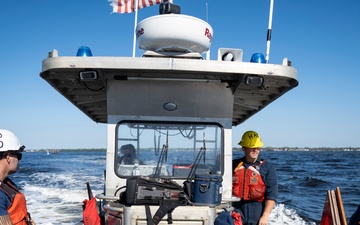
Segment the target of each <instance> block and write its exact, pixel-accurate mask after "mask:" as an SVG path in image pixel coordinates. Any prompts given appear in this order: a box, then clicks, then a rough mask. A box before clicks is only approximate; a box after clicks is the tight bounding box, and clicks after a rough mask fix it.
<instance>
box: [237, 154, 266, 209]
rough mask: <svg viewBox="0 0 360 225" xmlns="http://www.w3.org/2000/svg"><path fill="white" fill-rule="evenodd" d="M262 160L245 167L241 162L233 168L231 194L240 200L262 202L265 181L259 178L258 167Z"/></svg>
mask: <svg viewBox="0 0 360 225" xmlns="http://www.w3.org/2000/svg"><path fill="white" fill-rule="evenodd" d="M263 162H264V160H262V161H260V163H257V164H256V165H255V166H250V167H248V168H245V166H244V165H243V164H244V163H243V162H240V163H239V165H238V166H237V167H236V168H235V170H234V174H233V182H232V192H233V195H235V196H237V197H239V198H241V199H242V200H253V201H257V202H263V201H264V200H265V189H266V186H265V183H264V181H263V179H262V178H261V175H260V172H259V169H257V168H256V167H260V166H261V164H262V163H263Z"/></svg>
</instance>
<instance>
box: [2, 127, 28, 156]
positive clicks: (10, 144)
mask: <svg viewBox="0 0 360 225" xmlns="http://www.w3.org/2000/svg"><path fill="white" fill-rule="evenodd" d="M24 148H25V147H24V146H21V145H20V141H19V139H18V138H17V137H16V136H15V134H14V133H12V132H11V131H8V130H4V129H0V152H6V151H22V150H24Z"/></svg>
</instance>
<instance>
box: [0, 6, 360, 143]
mask: <svg viewBox="0 0 360 225" xmlns="http://www.w3.org/2000/svg"><path fill="white" fill-rule="evenodd" d="M206 2H208V9H209V11H208V12H209V20H208V22H209V24H210V25H211V26H212V27H213V30H214V36H213V43H212V46H211V59H216V57H217V49H218V48H220V47H224V48H240V49H242V50H243V51H244V61H248V60H249V59H250V57H251V55H252V53H255V52H262V53H265V51H266V30H267V26H268V17H269V5H270V0H224V1H213V0H207V1H206V0H192V1H190V0H174V3H176V4H178V5H180V6H181V12H182V14H187V15H191V16H196V17H199V18H201V19H204V20H205V19H206V13H205V3H206ZM224 3H225V4H224ZM111 12H112V9H111V7H110V5H109V3H108V2H107V0H96V1H89V0H76V1H74V0H61V1H55V0H36V1H25V0H20V1H10V0H2V1H0V21H1V22H0V28H1V29H0V32H1V39H0V40H1V41H0V65H1V71H0V76H1V80H0V94H1V100H0V101H1V109H0V127H1V128H4V129H9V130H11V131H13V132H14V133H16V134H17V136H18V137H19V139H20V141H21V142H22V144H24V145H26V146H27V148H28V149H47V148H60V149H61V148H105V147H106V125H104V124H96V123H94V122H93V121H92V120H91V119H89V118H88V117H87V116H85V115H84V114H83V113H82V112H80V111H79V110H78V109H77V108H75V107H74V106H73V105H72V104H71V103H70V102H68V101H67V100H66V99H65V98H64V97H62V96H61V95H60V94H59V93H57V92H56V91H55V90H53V89H52V88H51V87H50V85H48V84H47V83H46V82H45V81H44V80H42V79H41V78H40V77H39V73H40V72H41V62H42V60H44V59H45V58H46V57H47V53H48V52H50V51H51V50H52V49H57V50H58V52H59V56H74V55H75V54H76V51H77V49H78V47H79V46H82V45H85V46H89V47H90V48H91V49H92V52H93V55H97V56H131V55H132V46H133V27H134V14H112V13H111ZM359 12H360V1H358V0H347V1H335V0H316V1H314V0H304V1H293V0H275V4H274V15H273V26H272V39H271V49H270V63H275V64H281V62H282V59H283V58H285V57H287V58H289V59H290V60H291V61H292V63H293V66H294V67H296V68H297V70H298V77H299V82H300V84H299V86H298V87H297V88H295V89H293V90H292V91H290V92H288V93H287V94H285V95H284V96H282V97H281V98H280V99H278V100H277V101H275V102H274V103H273V104H271V105H270V106H268V107H267V108H265V109H263V110H262V111H261V112H260V113H258V114H257V115H255V116H253V117H251V118H250V119H249V120H248V121H246V122H245V123H243V124H241V125H239V126H237V127H236V128H234V133H233V143H234V144H233V146H236V143H237V142H238V141H239V139H240V138H241V135H242V133H243V132H244V131H246V130H249V129H252V130H256V131H258V132H259V134H260V135H261V137H262V139H263V141H264V142H265V146H278V147H283V146H290V147H295V146H297V147H350V146H351V147H360V138H359V136H360V131H359V127H360V101H359V97H360V88H359V85H360V72H359V69H358V68H359V67H358V65H359V64H358V62H357V61H358V58H360V54H359V53H360V43H359V41H360V39H359V37H360V26H359V24H358V23H359V21H360V13H359ZM157 14H158V7H157V6H153V7H149V8H145V9H142V10H140V11H139V20H138V21H139V22H140V21H141V20H142V19H144V18H146V17H148V16H152V15H157ZM164 28H166V26H165V27H164ZM142 53H143V51H142V50H140V49H137V51H136V55H137V56H141V54H142Z"/></svg>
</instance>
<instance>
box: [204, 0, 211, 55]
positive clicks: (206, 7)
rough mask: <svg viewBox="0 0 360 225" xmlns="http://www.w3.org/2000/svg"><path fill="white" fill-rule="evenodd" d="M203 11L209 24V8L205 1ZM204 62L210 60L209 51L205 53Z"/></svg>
mask: <svg viewBox="0 0 360 225" xmlns="http://www.w3.org/2000/svg"><path fill="white" fill-rule="evenodd" d="M205 10H206V22H207V23H209V8H208V2H207V1H206V5H205ZM206 60H210V49H209V50H208V51H207V52H206Z"/></svg>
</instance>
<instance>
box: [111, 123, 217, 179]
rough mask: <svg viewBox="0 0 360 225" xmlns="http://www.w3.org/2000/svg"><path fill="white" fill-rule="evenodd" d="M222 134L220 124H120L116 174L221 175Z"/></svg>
mask: <svg viewBox="0 0 360 225" xmlns="http://www.w3.org/2000/svg"><path fill="white" fill-rule="evenodd" d="M222 137H223V129H222V128H221V127H220V126H219V125H218V124H194V123H191V124H189V123H168V122H167V123H163V122H158V123H149V122H138V121H136V122H133V121H126V122H122V123H119V124H118V126H117V146H116V155H115V173H116V174H117V175H118V176H120V177H124V176H132V175H141V176H153V177H172V178H179V179H181V178H182V179H184V178H188V177H193V176H194V175H195V174H222V171H223V169H222V168H223V165H222V162H223V160H222V159H223V156H222V154H223V149H222V146H223V144H222V143H223V138H222Z"/></svg>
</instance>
